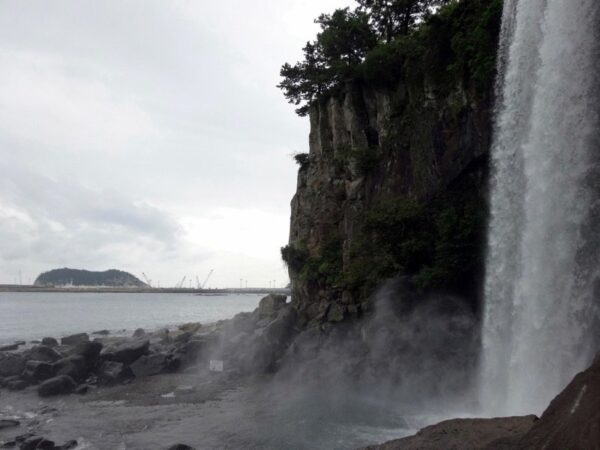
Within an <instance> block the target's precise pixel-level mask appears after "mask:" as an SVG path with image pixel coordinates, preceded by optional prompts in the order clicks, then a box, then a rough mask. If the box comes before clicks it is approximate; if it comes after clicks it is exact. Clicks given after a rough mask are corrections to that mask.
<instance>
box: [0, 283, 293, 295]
mask: <svg viewBox="0 0 600 450" xmlns="http://www.w3.org/2000/svg"><path fill="white" fill-rule="evenodd" d="M0 292H62V293H82V292H91V293H124V294H198V295H227V294H265V295H267V294H283V295H290V290H289V289H286V288H281V289H272V288H243V289H240V288H227V289H194V288H149V287H143V288H142V287H93V286H91V287H50V286H34V285H21V284H0Z"/></svg>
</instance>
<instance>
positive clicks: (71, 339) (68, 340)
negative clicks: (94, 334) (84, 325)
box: [60, 333, 90, 345]
mask: <svg viewBox="0 0 600 450" xmlns="http://www.w3.org/2000/svg"><path fill="white" fill-rule="evenodd" d="M89 340H90V336H89V335H88V334H87V333H78V334H72V335H71V336H66V337H64V338H62V339H61V340H60V343H61V345H77V344H80V343H82V342H88V341H89Z"/></svg>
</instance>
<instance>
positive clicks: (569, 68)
mask: <svg viewBox="0 0 600 450" xmlns="http://www.w3.org/2000/svg"><path fill="white" fill-rule="evenodd" d="M599 30H600V1H598V0H505V4H504V16H503V26H502V32H501V42H500V47H499V58H498V60H499V62H498V72H499V76H498V83H497V100H496V112H495V130H494V134H495V137H494V142H493V146H492V170H493V175H492V183H491V192H492V194H491V222H490V230H489V240H488V260H487V269H486V286H485V302H486V304H485V316H484V325H483V356H482V378H481V389H482V397H481V401H482V407H483V408H484V411H485V412H486V413H488V414H490V415H504V414H522V413H532V412H533V413H540V412H541V411H542V410H543V408H544V407H545V406H546V405H547V404H548V402H549V401H550V400H551V399H552V398H553V397H554V396H555V395H556V394H557V393H558V392H559V391H560V390H561V389H562V388H563V387H564V386H565V385H566V383H567V382H568V381H569V380H570V378H571V377H572V376H573V375H574V374H575V373H576V372H577V371H578V370H581V369H583V368H585V366H586V365H587V364H588V363H589V362H590V361H591V359H592V358H593V355H594V354H595V352H596V351H600V346H598V344H600V340H599V339H598V336H600V327H599V323H600V203H599V202H600V138H599V135H600V117H599V111H600V108H599V106H598V105H599V104H600V95H599V84H600V72H599V70H600V51H599V50H600V45H599V44H598V42H600V40H599V38H600V36H599V34H600V33H599Z"/></svg>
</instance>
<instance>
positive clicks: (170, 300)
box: [0, 292, 262, 345]
mask: <svg viewBox="0 0 600 450" xmlns="http://www.w3.org/2000/svg"><path fill="white" fill-rule="evenodd" d="M261 297H262V296H261V295H256V294H230V295H194V294H166V293H156V294H154V293H92V292H72V293H71V292H68V293H65V292H0V345H1V344H6V343H11V342H12V341H15V340H20V339H23V340H32V339H41V338H43V337H46V336H52V337H55V338H60V337H61V336H66V335H69V334H74V333H81V332H86V333H91V332H93V331H98V330H109V331H110V332H111V333H113V334H114V333H117V334H118V333H123V332H130V331H131V330H135V329H136V328H144V329H146V330H152V329H157V328H161V327H169V326H174V325H177V324H181V323H186V322H200V323H210V322H216V321H218V320H223V319H229V318H231V317H233V316H234V315H236V314H237V313H240V312H244V311H253V310H254V309H255V308H256V307H257V306H258V302H259V300H260V298H261Z"/></svg>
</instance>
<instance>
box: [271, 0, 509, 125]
mask: <svg viewBox="0 0 600 450" xmlns="http://www.w3.org/2000/svg"><path fill="white" fill-rule="evenodd" d="M358 3H359V5H358V7H357V8H356V9H355V10H350V9H349V8H344V9H337V10H335V11H334V12H333V13H332V14H322V15H321V16H319V18H318V19H317V20H316V21H315V22H316V23H318V24H319V25H320V26H321V32H319V33H318V34H317V37H316V40H314V41H313V42H307V44H306V46H305V47H304V49H303V51H304V60H302V61H300V62H298V63H296V64H294V65H291V64H289V63H286V64H284V65H283V66H282V68H281V77H282V78H283V79H282V81H281V83H280V84H279V85H278V87H279V88H280V89H282V90H283V93H284V95H285V97H286V98H287V99H288V100H289V102H290V103H292V104H294V105H298V106H299V108H298V109H297V110H296V112H297V113H298V114H299V115H301V116H304V115H306V114H307V113H308V111H309V109H310V107H311V105H313V104H315V103H317V102H319V101H320V100H323V98H326V97H328V96H330V95H335V94H336V93H339V91H340V89H343V88H344V86H345V85H346V84H347V83H349V82H356V81H365V82H368V83H372V84H375V85H377V84H381V85H393V84H395V83H397V82H398V79H399V78H400V77H401V76H402V74H403V73H404V72H408V73H409V75H410V78H412V79H413V80H414V81H417V82H418V81H419V78H421V81H422V77H423V76H424V75H425V74H427V75H432V76H433V77H434V80H432V81H434V82H435V83H436V84H437V85H438V86H440V87H442V86H445V87H448V88H452V87H454V85H452V84H451V82H452V81H454V80H455V79H456V78H461V77H462V78H473V79H474V80H476V83H477V86H478V87H479V88H481V89H487V87H488V86H489V81H490V79H491V78H492V77H493V76H494V72H495V61H496V41H497V36H498V33H499V26H500V25H499V24H500V15H501V11H502V0H475V1H474V0H462V1H460V0H358ZM440 6H441V8H439V9H437V8H438V7H440Z"/></svg>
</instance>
